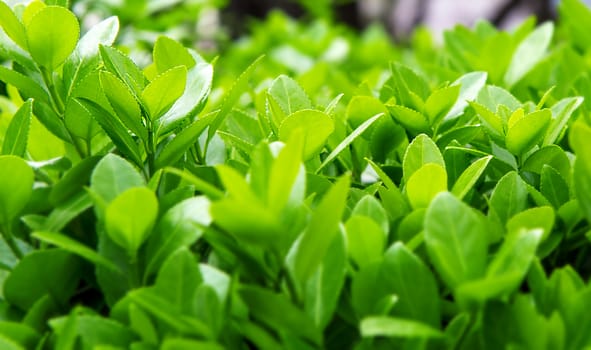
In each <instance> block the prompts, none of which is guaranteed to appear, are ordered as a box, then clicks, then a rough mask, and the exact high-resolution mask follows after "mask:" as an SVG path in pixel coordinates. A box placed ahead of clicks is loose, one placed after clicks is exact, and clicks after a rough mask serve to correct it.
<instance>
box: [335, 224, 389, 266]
mask: <svg viewBox="0 0 591 350" xmlns="http://www.w3.org/2000/svg"><path fill="white" fill-rule="evenodd" d="M345 230H346V232H347V246H348V247H349V254H350V255H351V257H352V258H353V260H354V261H355V262H356V263H357V265H358V266H360V267H363V266H366V265H368V264H370V263H372V262H373V261H376V260H379V259H381V257H382V253H383V251H384V246H385V243H386V232H384V231H382V230H381V228H380V226H378V224H376V223H375V221H373V220H371V219H370V218H368V217H367V216H360V215H354V216H351V217H350V218H349V220H347V223H346V224H345Z"/></svg>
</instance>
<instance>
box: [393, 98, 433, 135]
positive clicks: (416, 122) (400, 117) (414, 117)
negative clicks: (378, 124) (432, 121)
mask: <svg viewBox="0 0 591 350" xmlns="http://www.w3.org/2000/svg"><path fill="white" fill-rule="evenodd" d="M386 108H388V111H390V115H391V116H392V118H394V120H395V121H396V122H397V123H400V125H402V126H404V128H406V129H407V130H409V131H410V132H412V133H414V134H419V133H423V132H429V131H430V126H429V120H428V119H427V117H426V116H425V115H423V114H422V113H420V112H417V111H416V110H414V109H410V108H408V107H405V106H399V105H386Z"/></svg>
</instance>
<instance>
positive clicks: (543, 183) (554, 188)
mask: <svg viewBox="0 0 591 350" xmlns="http://www.w3.org/2000/svg"><path fill="white" fill-rule="evenodd" d="M540 192H541V193H542V194H543V195H544V197H546V198H547V199H548V201H549V202H550V203H552V205H553V206H554V207H555V208H560V207H561V206H562V205H563V204H564V203H566V202H568V201H569V199H570V196H569V186H568V184H567V183H566V181H565V180H564V178H563V177H562V175H560V174H559V173H558V172H557V171H556V170H554V168H552V167H551V166H549V165H544V167H543V168H542V176H541V179H540Z"/></svg>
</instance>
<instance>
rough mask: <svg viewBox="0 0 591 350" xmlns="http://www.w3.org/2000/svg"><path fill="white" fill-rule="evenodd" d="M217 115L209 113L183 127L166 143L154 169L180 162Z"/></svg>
mask: <svg viewBox="0 0 591 350" xmlns="http://www.w3.org/2000/svg"><path fill="white" fill-rule="evenodd" d="M216 116H217V113H210V114H208V115H205V116H203V117H201V118H199V119H197V120H195V121H194V122H193V123H191V125H189V126H187V127H185V128H184V129H183V130H181V131H180V132H179V133H178V134H176V135H175V136H174V138H173V139H172V140H171V141H170V142H169V143H167V144H166V145H165V146H164V148H163V149H162V151H160V153H159V154H158V156H157V158H156V163H155V166H156V168H163V167H165V166H168V165H172V164H174V163H176V162H177V161H178V160H180V159H181V158H182V157H183V156H184V154H185V152H187V150H188V149H189V148H190V147H191V146H193V145H194V144H195V143H196V142H197V140H198V139H199V135H201V134H202V133H203V131H205V129H206V128H207V127H208V126H209V125H210V124H211V123H212V122H213V121H214V120H215V118H216Z"/></svg>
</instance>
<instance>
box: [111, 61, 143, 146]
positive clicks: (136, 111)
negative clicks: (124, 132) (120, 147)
mask: <svg viewBox="0 0 591 350" xmlns="http://www.w3.org/2000/svg"><path fill="white" fill-rule="evenodd" d="M100 82H101V88H102V90H103V91H104V93H105V96H106V97H107V100H108V101H109V103H110V105H111V107H112V108H113V111H115V114H116V115H117V117H119V120H121V122H122V123H123V124H124V125H125V126H126V127H127V128H128V129H129V130H131V132H133V133H134V134H136V135H137V136H139V137H140V138H141V139H142V140H143V141H144V142H146V143H147V141H148V131H147V130H146V127H145V126H144V125H143V124H142V113H141V110H140V106H139V105H138V103H137V101H136V99H135V98H134V96H133V94H132V92H131V91H130V90H129V88H128V87H127V86H126V85H125V83H123V82H122V81H121V80H119V78H117V77H116V76H115V75H114V74H112V73H109V72H106V71H103V72H101V73H100Z"/></svg>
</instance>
